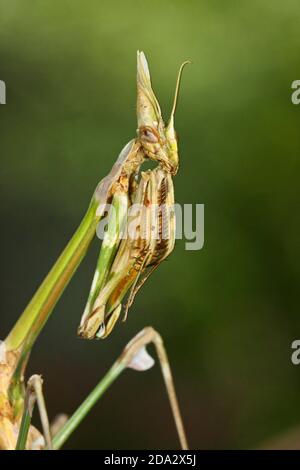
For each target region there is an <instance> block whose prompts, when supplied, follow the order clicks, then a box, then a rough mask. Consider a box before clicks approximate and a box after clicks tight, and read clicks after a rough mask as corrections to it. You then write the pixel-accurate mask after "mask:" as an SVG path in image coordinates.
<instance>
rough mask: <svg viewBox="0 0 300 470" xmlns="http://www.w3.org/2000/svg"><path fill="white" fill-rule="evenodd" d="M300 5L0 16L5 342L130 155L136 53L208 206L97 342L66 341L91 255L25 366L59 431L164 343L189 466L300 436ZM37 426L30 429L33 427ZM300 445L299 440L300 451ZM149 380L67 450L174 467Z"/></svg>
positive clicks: (36, 6) (116, 393) (163, 411)
mask: <svg viewBox="0 0 300 470" xmlns="http://www.w3.org/2000/svg"><path fill="white" fill-rule="evenodd" d="M299 24H300V4H299V1H298V0H285V1H284V2H283V1H279V0H260V1H258V0H252V1H251V2H249V1H242V0H239V1H238V0H235V1H233V0H227V1H226V2H224V1H221V0H218V1H217V0H201V1H189V2H182V1H181V2H180V1H174V0H173V1H169V0H167V1H164V2H159V1H157V0H153V1H152V2H151V3H149V2H140V1H125V2H124V1H123V2H121V1H114V2H111V1H101V2H100V1H96V0H90V1H89V2H84V1H83V0H81V1H79V0H72V1H71V0H70V1H67V0H60V1H58V0H52V1H50V0H48V1H46V0H44V1H42V0H36V1H35V0H32V1H31V2H25V1H21V0H6V1H5V0H0V79H2V80H5V82H6V85H7V104H6V105H2V106H0V123H1V125H0V149H1V150H0V151H1V166H0V174H1V207H0V212H1V214H0V216H1V264H0V269H1V271H0V279H1V300H0V302H1V332H0V336H1V338H4V337H5V336H6V334H7V333H8V331H9V329H10V328H11V326H12V325H13V323H14V322H15V321H16V319H17V317H18V315H19V313H20V312H21V311H22V309H23V308H24V306H25V305H26V303H27V302H28V300H29V299H30V297H31V295H32V294H33V292H34V291H35V289H36V288H37V286H38V285H39V283H40V282H41V280H42V279H43V277H44V275H45V274H46V273H47V271H48V270H49V268H50V267H51V265H52V263H53V262H54V261H55V259H56V257H57V256H58V255H59V253H60V251H61V250H62V248H63V247H64V245H65V244H66V242H67V241H68V239H69V238H70V236H71V235H72V233H73V231H74V230H75V228H76V226H77V224H78V223H79V221H80V219H81V217H82V215H83V213H84V211H85V209H86V207H87V204H88V202H89V200H90V197H91V195H92V192H93V190H94V187H95V186H96V184H97V182H98V181H99V179H101V178H102V177H103V176H105V175H106V174H107V173H108V171H109V170H110V168H111V166H112V164H113V162H114V161H115V159H116V156H117V155H118V153H119V151H120V150H121V148H122V147H123V145H124V144H125V143H126V142H127V141H128V140H129V139H130V138H132V137H134V136H135V129H136V116H135V100H136V90H135V73H136V50H137V49H140V50H144V51H145V52H146V54H147V57H148V59H149V63H150V69H151V73H152V78H153V86H154V89H155V91H156V93H157V95H158V98H159V100H160V103H161V106H162V109H163V111H164V114H165V116H168V115H169V112H170V108H171V101H172V97H173V92H174V86H175V77H176V73H177V70H178V66H179V64H180V63H181V62H182V61H183V60H184V59H187V58H189V59H192V60H193V65H192V66H190V67H189V68H187V69H186V70H185V72H184V77H183V82H182V88H181V95H180V102H179V106H178V111H177V116H176V127H177V130H178V133H179V136H180V151H181V161H180V163H181V167H180V172H179V173H178V176H177V177H176V181H175V188H176V199H177V202H181V203H204V204H205V246H204V248H203V249H202V250H201V251H194V252H193V251H186V250H185V247H184V243H183V242H182V241H180V242H178V243H177V246H176V250H175V252H174V253H173V254H172V256H171V257H170V258H169V260H168V261H167V262H166V263H163V265H162V266H161V267H160V269H159V270H158V271H156V273H155V275H153V277H151V279H150V280H149V281H148V283H147V284H146V285H145V287H144V289H143V290H142V292H141V294H140V295H138V296H137V298H136V302H135V304H134V306H133V308H132V309H131V311H130V313H129V319H128V321H127V323H126V324H125V325H124V324H119V325H118V327H117V328H116V329H115V330H114V332H113V334H112V336H111V337H110V338H109V340H107V341H103V342H84V341H82V340H79V339H77V337H76V328H77V325H78V322H79V319H80V316H81V314H82V310H83V307H84V304H85V301H86V297H87V292H88V289H89V286H90V282H91V276H92V273H93V269H94V264H95V259H96V256H97V252H98V249H99V243H98V241H97V240H96V241H95V242H94V244H93V246H92V248H91V250H90V252H89V254H88V256H87V259H86V260H85V261H84V262H83V264H82V265H81V267H80V269H79V270H78V272H77V274H76V276H75V277H74V279H73V281H72V282H71V284H70V286H69V288H68V289H67V291H66V292H65V294H64V296H63V298H62V299H61V301H60V302H59V304H58V305H57V308H56V310H55V312H54V314H53V316H52V317H51V318H50V320H49V323H48V324H47V327H46V329H45V330H44V331H43V333H42V335H41V337H40V339H39V341H38V343H37V344H36V346H35V348H34V351H33V353H32V357H31V362H30V368H29V369H30V370H29V372H36V373H41V374H43V376H44V379H45V390H46V399H47V402H48V407H49V411H50V415H51V416H54V415H55V414H56V413H58V412H61V411H64V412H66V413H72V411H73V410H74V409H75V408H76V406H77V405H78V404H79V403H80V402H81V401H82V399H83V398H84V397H85V395H86V394H87V393H88V392H89V391H90V390H91V388H92V387H93V386H94V385H95V384H96V382H97V381H98V380H99V379H100V377H101V376H103V374H104V373H105V371H106V370H107V369H108V367H109V366H110V365H111V364H112V362H113V360H114V359H115V358H116V357H117V356H118V354H119V353H120V351H121V350H122V348H123V346H124V345H125V344H126V342H127V341H128V340H129V339H130V338H131V337H132V336H133V335H134V334H135V333H136V332H138V331H139V330H140V329H141V328H143V327H144V326H146V325H153V326H154V327H155V328H157V329H158V331H160V332H161V334H162V335H163V337H164V339H165V343H166V346H167V349H168V352H169V356H170V359H171V363H172V366H173V370H174V375H175V379H176V384H177V388H178V394H179V399H180V403H181V405H182V410H183V415H184V419H185V422H186V428H187V432H188V435H189V440H190V444H191V447H193V448H207V449H215V448H244V447H256V446H259V445H262V443H263V442H264V441H266V440H268V439H269V438H271V437H272V436H275V435H278V434H280V433H284V432H286V431H288V430H289V429H291V428H293V427H294V426H297V425H298V424H299V423H300V406H299V391H300V366H299V368H297V367H296V366H293V365H292V364H291V361H290V354H291V348H290V346H291V342H292V341H293V340H294V339H297V338H299V337H300V315H299V308H298V307H299V287H298V285H299V274H300V272H299V270H300V266H299V259H300V256H299V255H300V253H299V249H300V245H299V228H300V221H299V203H300V197H299V171H300V163H299V150H300V140H299V119H300V106H298V107H297V106H294V105H292V103H291V83H292V81H293V80H296V79H300V62H299V47H300V36H299ZM37 423H38V421H37ZM299 442H300V438H299ZM176 446H177V437H176V433H175V430H174V426H173V422H172V417H171V413H170V409H169V406H168V402H167V398H166V395H165V391H164V387H163V383H162V380H161V377H160V371H159V369H158V368H153V369H152V370H150V371H149V372H147V373H144V374H138V373H135V372H133V371H128V372H127V373H125V374H124V375H123V376H122V377H121V378H120V379H119V381H118V382H117V383H115V384H114V385H113V387H112V388H111V390H110V391H109V393H107V394H106V395H105V397H104V398H103V399H102V400H101V401H100V402H99V403H98V405H97V406H96V408H95V409H94V410H93V411H92V413H91V414H90V415H89V417H88V418H87V419H86V420H85V421H84V423H83V424H82V426H81V427H80V429H78V430H77V431H76V432H75V433H74V435H73V437H72V438H71V439H70V441H69V444H68V446H67V448H70V449H71V448H108V449H115V448H119V449H125V448H127V449H134V448H149V449H150V448H174V447H176Z"/></svg>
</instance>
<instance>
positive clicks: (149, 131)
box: [137, 51, 190, 175]
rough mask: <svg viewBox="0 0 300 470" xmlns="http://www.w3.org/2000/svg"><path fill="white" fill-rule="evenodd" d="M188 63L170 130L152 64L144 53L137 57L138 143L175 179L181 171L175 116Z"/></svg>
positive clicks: (175, 102)
mask: <svg viewBox="0 0 300 470" xmlns="http://www.w3.org/2000/svg"><path fill="white" fill-rule="evenodd" d="M188 63H190V61H186V62H184V63H183V64H182V65H181V67H180V69H179V72H178V77H177V83H176V90H175V96H174V103H173V107H172V111H171V116H170V119H169V122H168V124H167V126H166V125H165V123H164V121H163V118H162V114H161V110H160V106H159V103H158V101H157V99H156V96H155V94H154V92H153V90H152V86H151V78H150V72H149V67H148V63H147V60H146V57H145V54H144V53H143V52H139V51H138V53H137V120H138V129H137V133H138V139H139V141H140V143H141V145H142V147H143V150H144V153H145V155H146V156H147V157H148V158H151V159H152V160H155V161H157V162H159V163H160V165H161V166H162V167H163V168H164V169H165V170H166V171H167V172H168V173H171V174H172V175H175V174H176V173H177V170H178V164H179V157H178V145H177V136H176V132H175V129H174V114H175V110H176V105H177V99H178V93H179V86H180V79H181V74H182V70H183V68H184V66H185V65H186V64H188Z"/></svg>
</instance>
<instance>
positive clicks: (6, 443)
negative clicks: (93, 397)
mask: <svg viewBox="0 0 300 470" xmlns="http://www.w3.org/2000/svg"><path fill="white" fill-rule="evenodd" d="M137 58H138V64H137V69H138V72H137V87H138V90H137V115H138V130H137V137H136V138H135V139H133V140H131V141H130V142H129V143H128V144H127V145H126V146H125V147H124V149H123V150H122V151H121V153H120V155H119V158H118V159H117V161H116V163H115V164H114V166H113V168H112V170H111V172H110V173H109V174H108V175H107V176H106V177H105V178H104V179H103V180H102V181H101V182H100V183H99V184H98V186H97V188H96V190H95V192H94V194H93V197H92V200H91V203H90V205H89V208H88V210H87V212H86V214H85V216H84V218H83V220H82V222H81V224H80V225H79V227H78V229H77V230H76V232H75V233H74V235H73V237H72V238H71V240H70V242H69V243H68V245H67V246H66V248H65V249H64V251H63V252H62V254H61V255H60V257H59V258H58V260H57V261H56V263H55V264H54V266H53V267H52V269H51V270H50V272H49V273H48V275H47V276H46V278H45V279H44V281H43V282H42V284H41V285H40V287H39V288H38V290H37V291H36V293H35V295H34V296H33V298H32V299H31V301H30V302H29V304H28V305H27V307H26V308H25V310H24V312H23V313H22V315H21V316H20V318H19V319H18V321H17V322H16V324H15V326H14V327H13V328H12V330H11V332H10V333H9V335H8V336H7V338H6V339H5V341H4V342H3V345H4V351H5V353H4V355H3V359H1V360H0V448H12V447H13V443H14V442H16V438H17V435H18V430H19V427H20V419H21V415H22V413H23V409H24V397H25V393H24V385H23V384H24V371H25V367H26V364H27V361H28V358H29V354H30V352H31V349H32V346H33V344H34V342H35V340H36V338H37V337H38V335H39V333H40V331H41V329H42V328H43V326H44V325H45V323H46V321H47V319H48V317H49V315H50V314H51V312H52V311H53V308H54V306H55V305H56V303H57V301H58V299H59V298H60V296H61V294H62V292H63V291H64V289H65V288H66V286H67V285H68V282H69V281H70V279H71V278H72V276H73V274H74V273H75V271H76V269H77V267H78V266H79V264H80V262H81V261H82V259H83V258H84V256H85V254H86V252H87V249H88V247H89V245H90V243H91V241H92V239H93V238H94V236H95V232H96V228H97V225H98V223H99V221H100V220H101V218H102V217H103V216H104V214H105V207H106V204H107V203H111V204H112V207H113V208H114V209H115V211H116V212H117V213H118V215H119V217H118V223H117V225H116V224H112V223H109V224H108V229H107V232H106V234H105V237H104V240H103V243H102V247H101V250H100V255H99V259H98V263H97V267H96V271H95V276H94V281H93V284H92V287H91V291H90V295H89V298H88V302H87V306H86V309H85V312H84V315H83V317H82V321H81V324H80V328H79V334H80V335H81V336H82V337H84V338H89V339H91V338H94V337H98V338H105V337H107V336H108V335H109V334H110V332H111V331H112V329H113V327H114V325H115V323H116V321H117V319H118V318H119V316H120V313H121V308H122V305H121V302H122V299H123V297H124V296H125V295H126V294H127V293H128V292H129V291H130V293H129V298H128V301H127V307H126V309H125V316H126V313H127V309H128V307H129V306H130V305H131V303H132V301H133V298H134V295H135V293H136V292H137V290H138V289H139V287H140V286H141V285H142V284H143V282H144V281H145V280H146V279H147V277H148V276H149V274H150V273H151V272H152V271H153V270H154V269H155V268H156V267H157V266H158V265H159V263H160V262H161V261H162V260H163V259H165V258H166V257H167V256H168V255H169V253H170V252H171V251H172V250H173V247H174V242H175V219H174V214H173V216H172V212H170V213H169V212H168V209H170V208H172V206H173V203H174V192H173V182H172V176H173V175H175V174H176V172H177V170H178V148H177V138H176V133H175V130H174V113H175V108H176V103H177V97H178V90H179V84H180V76H181V72H182V69H183V67H184V65H185V64H186V63H187V62H185V63H183V64H182V66H181V68H180V71H179V74H178V79H177V84H176V92H175V98H174V104H173V108H172V112H171V117H170V120H169V122H168V124H167V125H166V126H165V124H164V122H163V119H162V116H161V111H160V107H159V103H158V101H157V99H156V97H155V95H154V92H153V90H152V86H151V80H150V74H149V69H148V65H147V61H146V58H145V56H144V54H143V53H142V52H138V57H137ZM146 159H151V160H153V161H155V162H157V167H156V168H155V169H154V170H151V171H150V170H148V171H147V172H140V167H141V165H142V163H143V162H144V161H145V160H146ZM134 203H138V204H141V205H142V206H143V211H142V212H141V213H140V214H139V215H138V224H137V225H136V228H135V230H134V232H135V235H137V236H136V237H135V238H134V239H133V240H131V239H130V238H129V239H128V238H127V239H120V237H119V235H120V234H121V233H122V230H123V224H124V222H125V221H126V220H127V218H128V212H127V210H128V208H129V207H132V205H133V204H134ZM155 204H160V205H163V206H165V210H166V214H167V215H166V217H165V225H164V226H163V225H162V215H159V216H158V217H156V218H155V228H154V232H155V235H156V236H153V228H152V223H151V221H152V218H151V217H152V214H151V210H150V209H151V207H152V206H154V205H155ZM142 235H143V236H142ZM137 281H139V283H138V282H137ZM147 331H148V330H147ZM151 331H152V330H151ZM148 336H149V335H148ZM148 336H147V334H146V335H145V338H146V340H147V341H148V339H147V338H148ZM152 336H153V334H152V333H151V334H150V337H151V338H152ZM153 338H156V339H157V336H156V334H155V335H154V336H153ZM153 338H152V339H153ZM152 339H151V341H152ZM147 341H146V342H147ZM158 343H160V340H159V341H158ZM159 350H160V348H159ZM161 354H162V353H160V355H161ZM162 356H163V357H162V360H161V361H162V364H163V363H164V361H165V359H164V354H162ZM123 368H124V365H122V367H120V365H118V367H117V371H118V373H119V372H120V371H121V370H123ZM114 371H115V369H114ZM112 376H113V377H114V378H115V377H116V375H112ZM168 377H170V373H169V372H168V371H167V372H166V381H168V380H169V378H168ZM101 387H102V385H101ZM101 387H100V389H101ZM171 389H172V387H171ZM101 390H102V389H101ZM174 393H175V392H174V391H171V396H172V398H171V402H172V400H173V402H174ZM174 403H175V402H174ZM177 407H178V406H177V405H176V403H175V405H174V406H173V409H174V410H175V414H176V409H177ZM25 408H26V407H25ZM27 411H28V410H27ZM27 411H26V409H25V411H24V413H25V412H26V413H27ZM24 413H23V418H24V417H25V421H26V422H27V424H28V423H30V420H28V413H27V415H24ZM75 421H76V419H75ZM72 426H73V425H72ZM21 428H22V429H23V427H22V425H21ZM27 432H29V434H28V436H30V435H31V434H32V439H35V437H36V431H35V429H34V428H32V427H27ZM30 433H31V434H30ZM48 434H49V433H48ZM44 435H45V432H44ZM25 443H26V439H25ZM27 446H28V442H27Z"/></svg>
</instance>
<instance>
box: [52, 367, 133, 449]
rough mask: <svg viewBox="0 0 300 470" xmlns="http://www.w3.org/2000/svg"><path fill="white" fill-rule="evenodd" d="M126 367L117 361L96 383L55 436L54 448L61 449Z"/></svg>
mask: <svg viewBox="0 0 300 470" xmlns="http://www.w3.org/2000/svg"><path fill="white" fill-rule="evenodd" d="M124 369H125V364H122V363H120V362H118V361H117V362H115V363H114V364H113V366H112V367H111V368H110V369H109V371H108V372H107V373H106V375H105V376H104V377H103V379H102V380H101V381H100V382H99V383H98V385H96V387H95V388H94V390H92V392H91V393H90V394H89V395H88V396H87V398H86V399H85V400H84V402H83V403H82V404H81V405H80V406H79V408H78V409H77V410H76V411H75V413H74V414H73V415H72V416H71V418H70V419H69V420H68V421H67V423H66V424H65V425H64V426H63V427H62V428H61V429H60V430H59V431H58V433H57V434H56V435H55V436H54V438H53V441H52V443H53V449H55V450H58V449H60V448H61V447H62V446H63V445H64V443H65V442H66V441H67V439H68V438H69V437H70V435H71V434H72V433H73V431H75V429H76V428H77V427H78V426H79V424H80V423H81V421H82V420H83V419H84V418H85V416H86V415H87V414H88V412H89V411H90V410H91V408H92V407H93V406H94V405H95V404H96V402H97V401H98V400H99V398H101V397H102V395H103V394H104V392H105V391H106V390H107V389H108V388H109V387H110V386H111V384H112V383H113V382H114V381H115V380H116V379H117V378H118V377H119V375H120V374H121V372H122V371H123V370H124Z"/></svg>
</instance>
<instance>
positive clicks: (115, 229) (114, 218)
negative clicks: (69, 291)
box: [79, 192, 128, 336]
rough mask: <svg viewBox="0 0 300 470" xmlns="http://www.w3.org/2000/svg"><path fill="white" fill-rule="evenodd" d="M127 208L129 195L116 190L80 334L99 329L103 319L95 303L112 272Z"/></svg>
mask: <svg viewBox="0 0 300 470" xmlns="http://www.w3.org/2000/svg"><path fill="white" fill-rule="evenodd" d="M127 208H128V195H127V194H126V193H124V192H116V193H115V194H114V196H113V200H112V204H111V207H110V211H109V218H108V224H107V230H106V232H105V233H104V238H103V242H102V245H101V249H100V254H99V257H98V261H97V266H96V270H95V274H94V278H93V282H92V286H91V290H90V293H89V296H88V300H87V304H86V307H85V310H84V313H83V316H82V319H81V323H80V327H79V334H80V335H83V336H84V335H85V331H86V330H87V329H88V330H90V329H91V328H92V329H94V328H95V329H96V330H97V329H98V328H99V327H100V324H101V323H102V321H103V319H99V318H100V316H101V314H99V315H98V318H97V316H96V314H95V312H94V304H95V301H96V299H97V297H98V295H99V292H100V290H101V289H102V287H103V284H104V283H105V281H106V279H107V276H108V274H109V272H110V269H111V265H112V263H113V260H114V256H115V254H116V251H117V248H118V245H119V243H120V240H121V237H122V233H123V230H124V225H125V221H126V217H127ZM92 316H94V318H92V322H89V319H90V318H91V317H92ZM89 323H90V325H89ZM96 324H97V325H96ZM95 332H96V331H94V333H95Z"/></svg>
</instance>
